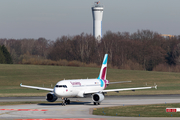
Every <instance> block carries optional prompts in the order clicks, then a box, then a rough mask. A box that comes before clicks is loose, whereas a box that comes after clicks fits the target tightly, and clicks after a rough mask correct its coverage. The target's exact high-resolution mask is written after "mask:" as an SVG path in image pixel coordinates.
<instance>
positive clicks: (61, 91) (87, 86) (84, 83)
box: [20, 54, 157, 105]
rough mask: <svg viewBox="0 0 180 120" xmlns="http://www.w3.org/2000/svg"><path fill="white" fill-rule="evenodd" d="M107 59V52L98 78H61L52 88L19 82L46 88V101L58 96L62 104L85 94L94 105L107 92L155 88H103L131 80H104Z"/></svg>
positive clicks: (99, 101) (34, 87) (39, 88)
mask: <svg viewBox="0 0 180 120" xmlns="http://www.w3.org/2000/svg"><path fill="white" fill-rule="evenodd" d="M107 60H108V54H105V56H104V60H103V63H102V67H101V70H100V74H99V77H98V78H95V79H75V80H62V81H59V82H58V83H57V84H56V86H55V87H54V89H52V88H43V87H36V86H27V85H22V83H21V84H20V86H21V87H26V88H33V89H37V90H46V91H50V92H49V93H48V94H47V95H46V100H47V101H48V102H54V101H56V100H57V99H58V98H62V100H63V102H62V105H66V104H70V100H69V99H68V98H73V97H80V98H81V97H84V96H85V95H91V96H92V100H93V102H94V105H96V104H98V105H99V104H100V103H101V102H102V101H103V100H104V94H105V93H107V92H119V91H126V90H132V91H134V90H140V89H151V88H155V89H157V85H156V86H153V87H138V88H123V89H109V90H104V89H105V88H106V87H107V86H108V85H109V84H117V83H125V82H131V81H121V82H109V81H108V80H106V71H107Z"/></svg>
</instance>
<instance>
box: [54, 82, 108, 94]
mask: <svg viewBox="0 0 180 120" xmlns="http://www.w3.org/2000/svg"><path fill="white" fill-rule="evenodd" d="M106 81H108V80H101V79H82V80H81V79H78V80H62V81H59V82H58V83H57V84H56V86H55V87H54V93H55V95H56V96H57V97H65V98H70V97H84V93H85V92H86V91H101V90H103V89H104V88H105V87H106V83H105V82H106Z"/></svg>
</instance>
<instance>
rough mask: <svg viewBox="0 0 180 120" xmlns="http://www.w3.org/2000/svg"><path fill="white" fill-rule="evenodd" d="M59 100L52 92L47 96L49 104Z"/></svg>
mask: <svg viewBox="0 0 180 120" xmlns="http://www.w3.org/2000/svg"><path fill="white" fill-rule="evenodd" d="M57 99H58V98H57V97H56V95H55V94H54V92H50V93H48V94H47V95H46V100H47V101H48V102H54V101H56V100H57Z"/></svg>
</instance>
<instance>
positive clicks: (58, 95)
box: [54, 87, 62, 97]
mask: <svg viewBox="0 0 180 120" xmlns="http://www.w3.org/2000/svg"><path fill="white" fill-rule="evenodd" d="M54 94H55V95H56V96H57V97H62V91H61V89H59V88H56V87H55V88H54Z"/></svg>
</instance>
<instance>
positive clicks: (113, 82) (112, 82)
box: [108, 81, 131, 84]
mask: <svg viewBox="0 0 180 120" xmlns="http://www.w3.org/2000/svg"><path fill="white" fill-rule="evenodd" d="M127 82H131V81H119V82H110V83H108V84H117V83H127Z"/></svg>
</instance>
